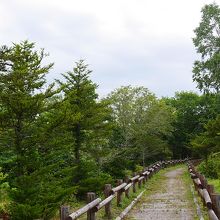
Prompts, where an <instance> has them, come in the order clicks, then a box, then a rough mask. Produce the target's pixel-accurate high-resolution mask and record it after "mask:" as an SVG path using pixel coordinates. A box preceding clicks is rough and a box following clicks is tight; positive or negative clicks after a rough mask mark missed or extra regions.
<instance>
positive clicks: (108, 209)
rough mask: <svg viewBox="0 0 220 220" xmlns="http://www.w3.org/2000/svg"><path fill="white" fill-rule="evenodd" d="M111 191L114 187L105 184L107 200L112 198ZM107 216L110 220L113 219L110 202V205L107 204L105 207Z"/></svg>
mask: <svg viewBox="0 0 220 220" xmlns="http://www.w3.org/2000/svg"><path fill="white" fill-rule="evenodd" d="M111 189H112V185H111V184H105V190H104V195H105V198H107V197H109V196H110V194H111V193H110V192H111ZM105 216H107V217H108V219H111V217H112V214H111V202H109V203H107V204H106V205H105Z"/></svg>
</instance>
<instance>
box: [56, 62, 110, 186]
mask: <svg viewBox="0 0 220 220" xmlns="http://www.w3.org/2000/svg"><path fill="white" fill-rule="evenodd" d="M90 73H91V70H89V69H88V65H86V64H85V63H84V61H83V60H80V61H79V62H76V67H75V68H73V71H72V72H67V73H66V74H63V76H64V78H65V79H66V82H65V83H62V82H60V81H59V83H60V84H61V85H62V87H63V91H64V100H65V101H64V104H63V108H64V110H63V111H64V112H65V114H66V118H65V127H66V131H67V132H69V134H70V140H71V149H72V150H71V152H73V155H74V157H73V164H75V165H76V166H77V167H76V170H75V173H74V175H73V182H74V184H78V183H79V181H80V180H82V179H83V178H84V180H85V179H86V175H87V173H88V169H91V167H90V168H89V167H88V166H87V164H88V163H87V162H88V161H89V160H91V161H95V163H96V165H98V166H99V165H100V163H101V161H100V158H101V157H102V156H103V155H104V154H105V153H106V146H107V145H108V139H107V137H108V135H109V133H110V129H109V128H110V126H111V123H110V108H109V107H108V103H107V102H105V101H101V100H98V94H97V93H96V88H97V85H96V84H95V83H93V82H92V81H91V80H90V79H89V77H90ZM85 158H87V159H86V160H85ZM92 163H93V162H92ZM85 167H88V169H87V168H85ZM95 172H96V171H95Z"/></svg>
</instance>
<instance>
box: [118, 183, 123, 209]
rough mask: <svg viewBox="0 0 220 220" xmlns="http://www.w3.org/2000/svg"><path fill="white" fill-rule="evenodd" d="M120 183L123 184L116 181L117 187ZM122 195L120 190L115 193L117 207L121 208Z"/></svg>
mask: <svg viewBox="0 0 220 220" xmlns="http://www.w3.org/2000/svg"><path fill="white" fill-rule="evenodd" d="M122 183H123V180H122V179H120V180H117V186H119V185H121V184H122ZM122 193H123V190H122V189H120V190H118V192H117V206H121V200H122Z"/></svg>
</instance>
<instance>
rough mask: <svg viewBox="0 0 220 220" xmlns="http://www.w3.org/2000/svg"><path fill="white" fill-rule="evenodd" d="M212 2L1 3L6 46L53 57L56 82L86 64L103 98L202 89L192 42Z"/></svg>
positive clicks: (67, 0) (17, 0) (77, 0)
mask: <svg viewBox="0 0 220 220" xmlns="http://www.w3.org/2000/svg"><path fill="white" fill-rule="evenodd" d="M212 2H213V1H212V0H211V1H209V0H194V1H191V0H185V1H180V0H167V1H164V0H154V1H152V0H138V1H137V0H111V1H110V0H92V1H91V0H62V1H60V0H46V1H45V0H31V1H30V0H7V1H5V0H0V30H1V35H0V42H2V43H1V44H10V43H11V42H17V41H21V40H24V39H29V40H31V41H35V42H37V45H38V46H39V47H44V48H45V49H46V51H49V52H50V54H51V56H50V60H52V61H54V62H55V68H54V70H53V71H52V73H51V74H50V76H49V79H50V80H52V79H53V78H58V77H60V75H59V73H61V72H65V71H67V70H70V69H71V68H72V66H73V62H74V61H77V60H78V59H80V58H86V60H87V62H88V63H89V64H91V66H90V67H91V69H93V70H94V72H93V74H92V78H93V79H94V80H95V81H96V82H97V83H98V84H99V85H100V86H99V92H100V94H102V95H103V94H106V93H108V92H110V91H111V90H112V89H114V88H116V87H118V86H120V85H126V84H133V85H143V86H147V87H149V89H151V90H152V91H153V92H156V94H157V95H160V96H162V95H173V94H174V92H175V91H176V90H178V89H181V90H184V89H185V90H187V89H190V90H192V89H195V85H194V84H193V83H192V78H191V75H192V73H191V69H192V63H193V62H194V60H195V59H196V54H195V50H194V48H193V44H192V41H191V38H192V37H193V29H194V28H195V27H196V26H198V24H199V21H200V16H201V15H200V10H201V7H202V6H203V5H204V4H207V3H212Z"/></svg>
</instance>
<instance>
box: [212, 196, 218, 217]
mask: <svg viewBox="0 0 220 220" xmlns="http://www.w3.org/2000/svg"><path fill="white" fill-rule="evenodd" d="M211 200H212V202H213V210H214V211H215V213H216V215H217V216H218V218H220V194H216V193H213V194H211Z"/></svg>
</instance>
